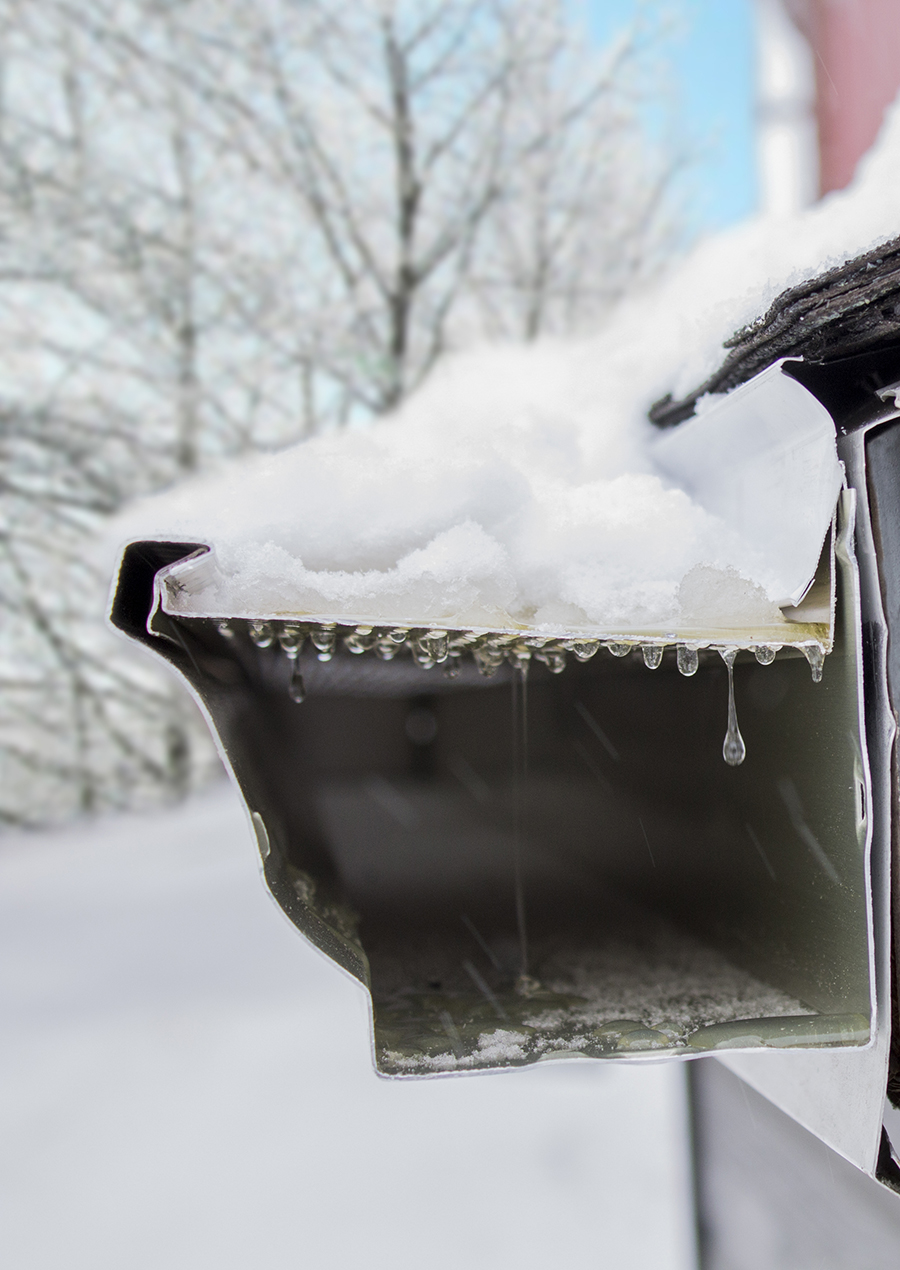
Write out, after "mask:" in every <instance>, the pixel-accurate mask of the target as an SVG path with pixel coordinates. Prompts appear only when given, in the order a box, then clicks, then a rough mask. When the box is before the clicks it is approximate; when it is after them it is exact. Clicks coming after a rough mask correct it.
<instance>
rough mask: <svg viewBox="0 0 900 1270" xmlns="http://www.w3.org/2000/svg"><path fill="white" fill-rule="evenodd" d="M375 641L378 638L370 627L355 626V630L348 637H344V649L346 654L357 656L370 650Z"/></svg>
mask: <svg viewBox="0 0 900 1270" xmlns="http://www.w3.org/2000/svg"><path fill="white" fill-rule="evenodd" d="M377 639H378V636H377V635H376V634H375V632H374V631H373V630H372V628H371V626H357V628H356V630H355V631H353V632H352V633H351V634H350V635H345V636H344V647H345V648H346V649H347V650H348V652H351V653H356V654H357V655H359V654H360V653H364V652H366V651H367V650H368V649H370V648H372V647H373V645H374V644H375V643H376V641H377Z"/></svg>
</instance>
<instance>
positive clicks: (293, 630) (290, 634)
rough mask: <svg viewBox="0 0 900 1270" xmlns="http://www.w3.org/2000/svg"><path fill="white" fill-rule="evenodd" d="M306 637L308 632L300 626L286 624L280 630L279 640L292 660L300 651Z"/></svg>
mask: <svg viewBox="0 0 900 1270" xmlns="http://www.w3.org/2000/svg"><path fill="white" fill-rule="evenodd" d="M305 639H306V632H305V631H303V630H301V629H300V627H299V626H285V627H284V628H283V629H282V630H281V631H279V632H278V642H279V644H280V645H281V647H282V648H283V649H284V651H285V652H286V653H287V655H288V657H290V658H291V660H293V659H294V658H295V657H296V656H297V654H298V653H299V652H300V649H301V648H302V647H303V641H304V640H305Z"/></svg>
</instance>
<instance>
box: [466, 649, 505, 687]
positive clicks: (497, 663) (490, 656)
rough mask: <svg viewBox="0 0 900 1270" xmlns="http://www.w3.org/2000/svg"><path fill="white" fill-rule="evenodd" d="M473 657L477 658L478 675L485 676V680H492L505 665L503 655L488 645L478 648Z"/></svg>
mask: <svg viewBox="0 0 900 1270" xmlns="http://www.w3.org/2000/svg"><path fill="white" fill-rule="evenodd" d="M472 656H473V657H474V658H475V665H476V666H477V667H478V673H479V674H481V675H484V677H485V679H490V678H491V677H492V676H493V675H496V673H497V671H498V670H499V669H500V667H501V665H502V664H503V654H502V653H498V652H496V651H495V650H494V649H493V648H490V647H488V646H487V645H485V646H484V647H483V648H476V649H475V651H474V652H473V653H472Z"/></svg>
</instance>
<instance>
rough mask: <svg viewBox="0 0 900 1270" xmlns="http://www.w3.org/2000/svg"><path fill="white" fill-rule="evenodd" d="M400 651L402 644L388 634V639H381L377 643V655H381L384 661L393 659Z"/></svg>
mask: <svg viewBox="0 0 900 1270" xmlns="http://www.w3.org/2000/svg"><path fill="white" fill-rule="evenodd" d="M399 651H400V645H399V644H395V643H394V641H393V640H392V639H391V638H390V636H388V638H387V639H380V640H379V641H378V643H377V644H376V645H375V656H376V657H380V658H381V660H382V661H393V660H394V658H395V657H396V656H397V654H398V653H399Z"/></svg>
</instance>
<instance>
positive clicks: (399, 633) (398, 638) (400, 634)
mask: <svg viewBox="0 0 900 1270" xmlns="http://www.w3.org/2000/svg"><path fill="white" fill-rule="evenodd" d="M408 635H409V631H408V630H405V629H404V628H402V627H400V626H398V627H397V628H396V630H393V631H391V633H390V635H389V636H388V639H392V640H393V641H394V643H395V644H405V643H406V638H407V636H408Z"/></svg>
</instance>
